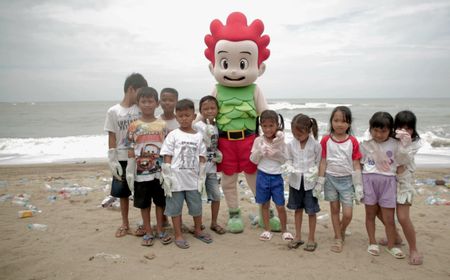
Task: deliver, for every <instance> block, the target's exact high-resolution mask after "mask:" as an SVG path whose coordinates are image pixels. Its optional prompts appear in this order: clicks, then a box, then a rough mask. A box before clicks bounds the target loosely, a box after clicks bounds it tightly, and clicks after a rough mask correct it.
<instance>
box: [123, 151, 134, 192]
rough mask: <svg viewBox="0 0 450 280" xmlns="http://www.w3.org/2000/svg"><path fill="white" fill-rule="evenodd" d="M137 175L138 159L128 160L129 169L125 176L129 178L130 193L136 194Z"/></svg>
mask: <svg viewBox="0 0 450 280" xmlns="http://www.w3.org/2000/svg"><path fill="white" fill-rule="evenodd" d="M135 174H136V159H134V158H128V162H127V169H126V171H125V175H126V178H127V183H128V187H129V188H130V191H132V192H134V178H135Z"/></svg>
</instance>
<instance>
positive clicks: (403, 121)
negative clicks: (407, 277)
mask: <svg viewBox="0 0 450 280" xmlns="http://www.w3.org/2000/svg"><path fill="white" fill-rule="evenodd" d="M416 123H417V118H416V115H415V114H414V113H413V112H411V111H407V110H406V111H401V112H399V113H397V115H395V118H394V130H395V132H396V134H397V135H396V138H399V139H400V141H401V144H402V145H401V146H400V147H401V148H403V146H404V145H406V146H407V147H406V149H407V150H408V151H407V152H408V154H409V155H410V161H409V163H408V164H406V165H405V166H400V167H399V168H398V170H397V174H398V175H397V179H398V184H397V219H398V221H399V223H400V225H401V226H402V229H403V233H404V234H405V237H406V240H407V241H408V245H409V264H412V265H421V264H422V263H423V256H422V255H421V254H420V253H419V251H418V250H417V246H416V232H415V230H414V225H413V224H412V221H411V218H410V215H409V209H410V207H411V204H412V201H413V197H414V194H415V189H414V186H413V185H412V184H413V177H414V173H415V171H416V165H415V162H414V156H415V154H416V153H417V151H418V150H419V148H420V147H421V145H422V143H421V141H420V137H419V134H418V133H417V130H416ZM411 140H412V142H411ZM395 233H396V238H395V239H394V240H395V243H396V244H402V239H401V237H400V236H399V235H398V232H397V231H395ZM378 243H379V244H381V245H387V241H386V240H382V241H381V242H378Z"/></svg>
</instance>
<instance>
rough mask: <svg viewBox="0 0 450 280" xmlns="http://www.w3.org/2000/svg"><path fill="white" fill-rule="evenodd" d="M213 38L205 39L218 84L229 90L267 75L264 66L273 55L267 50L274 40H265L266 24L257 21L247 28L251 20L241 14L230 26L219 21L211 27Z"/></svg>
mask: <svg viewBox="0 0 450 280" xmlns="http://www.w3.org/2000/svg"><path fill="white" fill-rule="evenodd" d="M210 30H211V34H208V35H206V36H205V43H206V46H207V47H208V48H207V49H206V50H205V56H206V58H207V59H208V60H209V61H211V63H210V65H209V68H210V71H211V73H212V74H213V76H214V77H215V78H216V80H217V82H218V83H219V84H221V85H224V86H229V87H242V86H247V85H250V84H252V83H253V82H254V81H256V79H257V78H258V77H259V76H261V75H262V74H263V73H264V70H265V65H264V63H263V61H264V60H266V59H267V58H268V57H269V55H270V51H269V50H268V49H267V48H266V47H267V45H269V42H270V38H269V36H267V35H263V36H261V34H262V33H263V31H264V24H263V23H262V21H261V20H259V19H256V20H254V21H253V22H252V23H251V24H250V25H247V18H246V17H245V15H244V14H242V13H240V12H234V13H231V14H230V15H229V16H228V18H227V23H226V25H223V24H222V22H220V20H218V19H215V20H213V21H212V22H211V25H210Z"/></svg>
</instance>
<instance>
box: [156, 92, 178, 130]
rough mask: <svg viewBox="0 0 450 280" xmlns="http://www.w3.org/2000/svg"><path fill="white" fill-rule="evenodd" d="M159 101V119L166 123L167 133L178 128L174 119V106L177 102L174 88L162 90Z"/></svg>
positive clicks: (176, 93)
mask: <svg viewBox="0 0 450 280" xmlns="http://www.w3.org/2000/svg"><path fill="white" fill-rule="evenodd" d="M160 99H161V108H162V110H163V113H162V114H161V115H160V116H159V118H160V119H162V120H163V121H165V122H166V128H167V131H168V132H171V131H172V130H174V129H175V128H178V126H179V125H178V122H177V119H176V117H175V105H176V104H177V101H178V91H177V90H176V89H174V88H163V89H162V90H161V95H160Z"/></svg>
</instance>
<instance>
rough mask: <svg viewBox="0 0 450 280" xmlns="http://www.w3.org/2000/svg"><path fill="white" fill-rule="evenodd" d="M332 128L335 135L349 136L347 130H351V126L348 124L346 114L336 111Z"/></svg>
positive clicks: (332, 120)
mask: <svg viewBox="0 0 450 280" xmlns="http://www.w3.org/2000/svg"><path fill="white" fill-rule="evenodd" d="M331 126H332V127H333V130H334V133H335V134H337V135H342V134H347V130H348V129H349V128H350V124H349V123H348V122H346V120H345V117H344V113H342V112H341V111H336V112H335V113H334V115H333V119H331Z"/></svg>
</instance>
